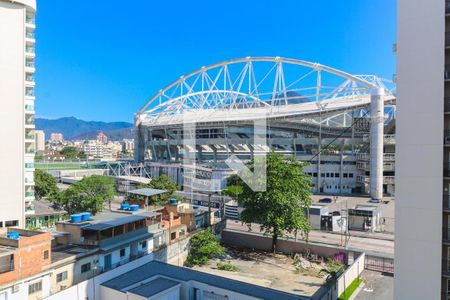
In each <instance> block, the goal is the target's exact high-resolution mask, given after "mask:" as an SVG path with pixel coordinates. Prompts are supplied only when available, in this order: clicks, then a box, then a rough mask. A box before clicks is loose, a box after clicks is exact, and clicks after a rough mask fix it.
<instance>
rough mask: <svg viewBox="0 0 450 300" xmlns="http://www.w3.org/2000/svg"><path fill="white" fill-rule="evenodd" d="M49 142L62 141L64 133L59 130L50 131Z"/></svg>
mask: <svg viewBox="0 0 450 300" xmlns="http://www.w3.org/2000/svg"><path fill="white" fill-rule="evenodd" d="M50 142H52V143H62V142H64V135H63V134H62V133H59V132H52V133H51V134H50Z"/></svg>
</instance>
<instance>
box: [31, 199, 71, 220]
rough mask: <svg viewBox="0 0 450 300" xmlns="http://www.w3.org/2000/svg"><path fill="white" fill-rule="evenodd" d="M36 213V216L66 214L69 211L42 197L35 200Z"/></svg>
mask: <svg viewBox="0 0 450 300" xmlns="http://www.w3.org/2000/svg"><path fill="white" fill-rule="evenodd" d="M33 205H34V214H33V215H35V216H48V215H64V214H67V212H66V211H65V210H63V209H61V208H58V207H57V206H55V205H53V204H52V203H51V202H50V201H48V200H45V199H41V200H34V201H33Z"/></svg>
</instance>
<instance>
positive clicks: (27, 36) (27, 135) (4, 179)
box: [0, 0, 36, 227]
mask: <svg viewBox="0 0 450 300" xmlns="http://www.w3.org/2000/svg"><path fill="white" fill-rule="evenodd" d="M35 13H36V1H35V0H15V1H8V0H0V41H1V45H2V47H0V66H1V68H0V101H2V109H1V110H0V139H1V140H3V141H8V147H0V166H1V172H0V226H1V227H4V226H15V225H19V226H21V225H24V220H25V213H32V211H30V209H31V207H32V206H31V201H32V200H34V151H35V138H34V133H33V131H34V113H35V112H34V100H35V97H34V85H35V82H34V72H35V67H34V60H35V48H34V47H35V37H34V29H35V21H34V20H35ZM27 208H28V209H27Z"/></svg>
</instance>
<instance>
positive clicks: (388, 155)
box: [357, 153, 395, 161]
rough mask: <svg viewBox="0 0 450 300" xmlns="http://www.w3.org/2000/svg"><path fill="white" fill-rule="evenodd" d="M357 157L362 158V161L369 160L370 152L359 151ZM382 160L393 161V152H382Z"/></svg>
mask: <svg viewBox="0 0 450 300" xmlns="http://www.w3.org/2000/svg"><path fill="white" fill-rule="evenodd" d="M357 159H358V160H364V161H370V154H369V153H359V154H358V156H357ZM383 161H395V154H394V153H384V154H383Z"/></svg>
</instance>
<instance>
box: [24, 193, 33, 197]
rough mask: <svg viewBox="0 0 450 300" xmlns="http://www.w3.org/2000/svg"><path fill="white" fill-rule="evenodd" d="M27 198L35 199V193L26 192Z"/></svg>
mask: <svg viewBox="0 0 450 300" xmlns="http://www.w3.org/2000/svg"><path fill="white" fill-rule="evenodd" d="M25 197H34V192H25Z"/></svg>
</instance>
